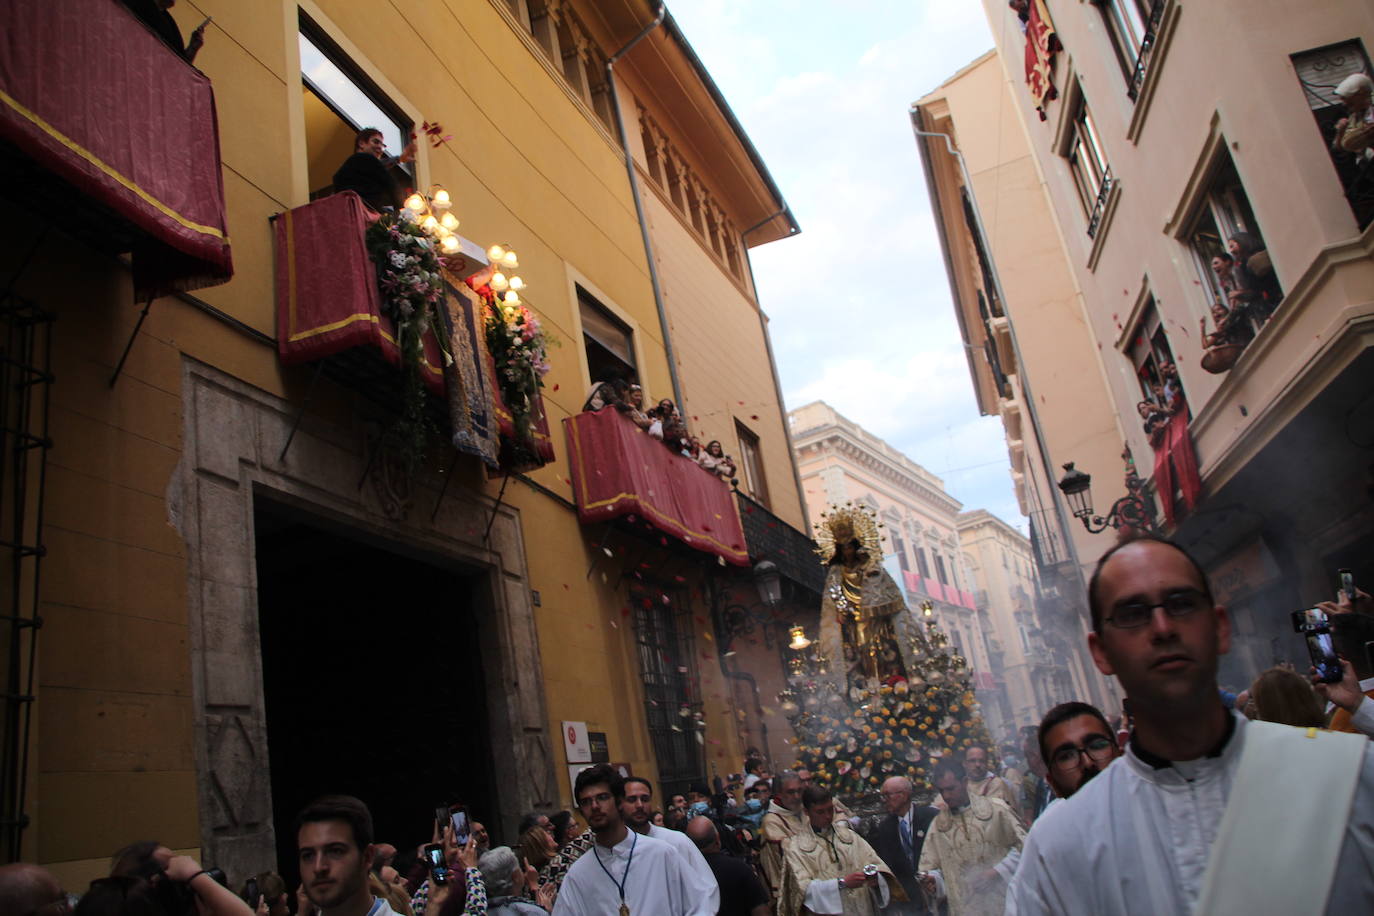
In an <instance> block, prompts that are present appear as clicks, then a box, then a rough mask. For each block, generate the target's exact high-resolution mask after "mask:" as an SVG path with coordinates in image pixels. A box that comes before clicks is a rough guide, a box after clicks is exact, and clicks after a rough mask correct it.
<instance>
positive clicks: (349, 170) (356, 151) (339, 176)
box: [334, 127, 415, 213]
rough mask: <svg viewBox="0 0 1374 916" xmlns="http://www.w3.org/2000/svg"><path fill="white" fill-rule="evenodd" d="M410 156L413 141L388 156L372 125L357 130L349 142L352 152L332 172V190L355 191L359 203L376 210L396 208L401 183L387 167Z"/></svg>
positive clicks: (398, 201) (413, 151)
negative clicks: (359, 198)
mask: <svg viewBox="0 0 1374 916" xmlns="http://www.w3.org/2000/svg"><path fill="white" fill-rule="evenodd" d="M414 159H415V141H414V140H411V141H410V142H409V143H408V144H406V148H405V149H404V150H402V151H401V155H399V156H394V157H393V156H388V155H387V154H386V141H385V140H383V139H382V132H381V131H380V130H378V129H377V128H375V127H365V128H363V129H362V130H360V131H358V136H357V137H356V138H355V139H354V141H353V155H351V156H349V157H348V158H347V159H345V160H344V161H343V165H341V166H339V170H338V171H337V172H335V173H334V192H335V193H336V194H337V193H338V192H340V191H356V192H357V194H358V196H359V197H361V198H362V199H363V203H365V204H367V205H368V206H369V207H371V208H372V209H374V210H376V211H377V212H378V213H384V212H386V211H388V210H390V211H393V212H394V211H397V210H400V209H401V202H402V201H403V200H404V196H403V195H402V193H401V186H400V185H398V184H397V183H396V179H395V178H393V177H391V167H392V166H394V165H395V164H396V163H398V162H412V161H414Z"/></svg>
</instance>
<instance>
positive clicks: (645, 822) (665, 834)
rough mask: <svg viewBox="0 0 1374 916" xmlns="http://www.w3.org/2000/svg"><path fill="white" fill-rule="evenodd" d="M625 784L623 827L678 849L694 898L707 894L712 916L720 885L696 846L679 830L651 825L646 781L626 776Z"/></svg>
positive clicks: (650, 798)
mask: <svg viewBox="0 0 1374 916" xmlns="http://www.w3.org/2000/svg"><path fill="white" fill-rule="evenodd" d="M624 785H625V796H624V798H623V799H622V801H621V802H620V815H621V817H622V818H623V819H624V820H625V824H626V825H627V826H628V827H629V828H630V829H631V830H633V831H634V832H635V833H637V834H639V835H640V836H650V837H653V838H654V839H656V840H662V841H663V842H665V843H667V844H668V845H669V846H671V847H673V848H674V849H675V850H677V854H678V855H679V856H681V857H682V864H683V867H684V868H685V869H686V870H687V877H688V878H689V879H690V880H692V881H693V882H694V883H695V884H696V885H697V889H696V891H695V892H694V895H695V894H704V895H706V897H707V898H708V899H707V906H708V907H709V908H710V912H712V913H714V912H715V911H716V907H717V906H718V905H719V904H720V886H719V884H718V883H717V882H716V876H715V873H714V872H712V871H711V866H710V865H708V864H706V857H705V856H703V855H702V854H701V850H700V849H698V848H697V844H696V843H693V842H692V841H691V839H690V838H688V836H687V834H685V833H683V832H682V831H680V830H669V829H668V828H667V827H660V826H658V825H657V824H655V823H653V816H654V790H653V788H652V787H651V786H650V785H649V781H648V780H647V779H642V778H640V777H638V776H629V777H626V779H625V783H624Z"/></svg>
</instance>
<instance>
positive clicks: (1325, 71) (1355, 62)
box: [1293, 39, 1374, 231]
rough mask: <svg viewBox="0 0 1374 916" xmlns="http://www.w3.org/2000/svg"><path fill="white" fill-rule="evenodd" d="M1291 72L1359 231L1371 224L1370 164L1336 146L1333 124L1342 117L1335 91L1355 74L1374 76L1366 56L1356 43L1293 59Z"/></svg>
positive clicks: (1373, 188) (1373, 176)
mask: <svg viewBox="0 0 1374 916" xmlns="http://www.w3.org/2000/svg"><path fill="white" fill-rule="evenodd" d="M1293 69H1294V70H1295V71H1296V72H1297V75H1298V82H1299V84H1301V85H1302V89H1303V93H1304V95H1306V97H1307V104H1308V107H1309V108H1311V109H1312V117H1313V118H1314V119H1315V120H1316V122H1317V130H1318V131H1319V132H1320V134H1321V138H1322V143H1323V145H1325V146H1326V148H1327V150H1328V151H1329V152H1330V153H1331V164H1332V166H1334V167H1335V169H1336V176H1337V177H1338V178H1340V181H1341V188H1342V189H1343V190H1344V191H1345V197H1346V200H1348V201H1349V202H1350V210H1351V212H1352V213H1354V215H1355V222H1356V223H1358V224H1359V227H1360V230H1361V231H1363V230H1364V229H1366V228H1368V227H1369V224H1370V223H1371V222H1374V161H1371V160H1369V159H1367V158H1363V157H1361V156H1360V155H1358V154H1357V153H1352V152H1348V151H1346V150H1344V149H1341V148H1340V145H1339V143H1336V142H1334V141H1336V139H1337V138H1336V122H1337V121H1339V120H1340V119H1341V118H1344V117H1345V116H1346V111H1345V106H1344V105H1343V104H1342V103H1341V100H1340V99H1339V98H1337V96H1336V93H1335V89H1336V87H1337V86H1338V85H1340V82H1341V80H1343V79H1345V78H1346V77H1348V76H1353V75H1354V74H1356V73H1363V74H1365V75H1366V76H1368V75H1370V74H1374V69H1371V67H1370V64H1369V55H1368V54H1366V53H1365V49H1364V45H1363V44H1361V43H1360V41H1359V40H1358V39H1356V40H1352V41H1345V42H1341V43H1340V44H1336V45H1328V46H1326V47H1324V48H1317V49H1315V50H1312V51H1304V52H1302V53H1301V54H1294V55H1293Z"/></svg>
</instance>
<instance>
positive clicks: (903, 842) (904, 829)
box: [873, 776, 939, 916]
mask: <svg viewBox="0 0 1374 916" xmlns="http://www.w3.org/2000/svg"><path fill="white" fill-rule="evenodd" d="M882 794H883V803H884V804H885V805H886V806H887V812H888V814H887V817H885V818H883V820H882V822H881V823H880V824H878V832H877V834H876V835H875V836H874V839H873V849H874V850H875V851H876V852H877V853H878V855H880V856H882V858H883V861H884V862H886V863H887V867H888V868H890V869H892V874H893V875H895V876H896V878H897V881H898V882H899V883H900V884H901V885H902V889H903V890H904V891H906V896H907V901H908V902H907V903H896V904H893V905H892V906H891V907H889V908H888V909H887V910H885V911H884V912H887V913H904V914H916V916H925V914H926V913H929V912H930V911H931V909H932V904H933V903H934V900H935V894H934V887H933V886H931V883H926V884H923V883H922V882H921V881H920V880H919V879H918V878H917V877H916V865H917V863H919V862H920V861H921V847H922V846H924V845H925V839H926V830H928V829H929V827H930V822H931V821H932V820H934V819H935V815H936V814H938V813H939V809H938V808H935V807H934V806H932V805H916V804H912V801H911V780H909V779H907V778H906V777H905V776H893V777H892V778H891V779H889V780H887V781H886V782H884V783H883V789H882Z"/></svg>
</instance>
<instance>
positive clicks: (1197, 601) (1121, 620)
mask: <svg viewBox="0 0 1374 916" xmlns="http://www.w3.org/2000/svg"><path fill="white" fill-rule="evenodd" d="M1209 604H1211V599H1210V598H1209V597H1208V596H1207V595H1204V594H1203V593H1202V592H1200V591H1198V590H1197V589H1192V588H1189V589H1184V590H1183V591H1177V592H1171V593H1170V594H1168V595H1165V596H1164V600H1163V601H1160V602H1159V603H1158V604H1149V603H1147V602H1144V601H1131V602H1128V603H1126V604H1118V605H1117V606H1116V607H1115V608H1114V609H1113V611H1112V615H1111V616H1110V617H1106V618H1104V619H1105V620H1106V621H1107V622H1108V623H1110V624H1111V625H1112V626H1114V627H1116V628H1117V629H1118V630H1134V629H1135V628H1136V627H1143V626H1145V624H1147V623H1149V622H1150V618H1151V617H1153V616H1154V614H1155V608H1157V607H1162V608H1164V613H1166V614H1168V615H1169V616H1170V617H1187V616H1188V615H1189V614H1192V613H1195V612H1197V611H1200V610H1202V609H1203V608H1204V607H1207V606H1208V605H1209Z"/></svg>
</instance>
